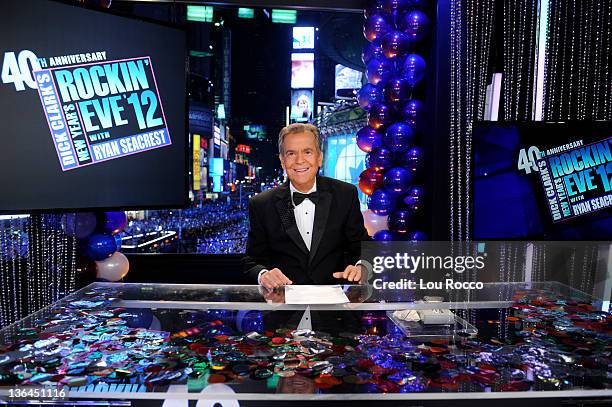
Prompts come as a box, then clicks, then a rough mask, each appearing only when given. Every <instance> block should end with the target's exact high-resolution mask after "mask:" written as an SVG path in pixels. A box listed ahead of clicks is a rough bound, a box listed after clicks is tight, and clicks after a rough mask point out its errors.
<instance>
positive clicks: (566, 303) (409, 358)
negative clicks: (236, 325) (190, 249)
mask: <svg viewBox="0 0 612 407" xmlns="http://www.w3.org/2000/svg"><path fill="white" fill-rule="evenodd" d="M112 297H113V291H112V289H110V288H103V289H93V290H92V291H90V292H88V293H86V294H85V295H84V296H83V297H82V298H81V299H80V300H79V301H74V302H71V303H66V302H65V303H62V305H61V306H59V307H56V308H54V309H52V310H51V311H50V312H47V313H45V314H44V315H45V316H44V317H41V318H40V319H38V320H35V321H34V323H33V324H32V326H31V327H23V328H15V330H14V335H13V337H12V338H11V341H10V342H9V343H7V344H4V345H0V385H3V386H7V385H17V384H18V385H31V384H38V385H52V386H59V387H67V388H77V387H82V386H87V385H92V384H100V383H102V384H112V383H114V384H141V385H144V386H146V388H147V389H149V390H153V389H157V390H156V391H160V390H159V389H163V388H164V386H168V385H169V384H178V383H181V384H185V383H187V384H189V383H200V382H202V380H204V383H225V384H227V385H230V386H232V385H239V384H240V383H244V382H245V381H252V382H262V383H264V382H267V383H274V382H269V380H271V379H273V378H274V377H276V378H277V383H279V384H278V386H279V387H280V386H281V385H280V383H281V382H280V381H278V379H279V378H280V379H282V380H284V381H286V380H290V378H295V377H296V376H299V377H301V378H303V379H304V380H309V381H311V382H312V391H316V392H320V393H326V392H328V393H329V392H333V393H411V392H454V391H502V392H509V391H529V390H567V389H576V388H586V389H609V388H611V387H612V356H611V355H612V340H611V338H612V316H611V315H610V313H606V312H601V311H598V310H596V309H594V308H593V307H592V306H591V305H590V304H588V303H586V302H579V301H574V300H569V299H560V298H555V297H553V296H551V295H549V294H548V293H546V292H543V291H537V290H529V291H527V290H526V291H524V292H519V293H517V294H516V296H515V298H514V302H513V305H512V306H511V307H510V308H509V309H508V310H507V311H508V312H507V313H506V314H507V315H506V317H505V320H504V321H500V323H506V324H508V326H509V329H508V330H507V334H506V335H504V337H503V338H488V339H486V340H485V339H478V338H474V337H469V336H467V337H460V336H457V337H454V338H446V339H436V340H430V341H416V340H412V339H407V338H405V337H403V336H402V335H401V334H387V335H382V336H381V335H373V334H354V333H353V334H348V333H347V334H342V335H339V336H331V335H329V334H327V333H324V332H318V331H311V330H290V329H277V330H275V331H261V332H255V331H253V332H247V333H242V332H238V331H236V330H235V329H233V328H232V327H230V326H229V325H228V324H226V323H224V322H223V321H222V320H221V319H214V318H210V320H204V319H201V320H199V321H198V322H197V326H191V327H188V328H185V329H183V330H180V331H177V332H165V331H157V330H151V329H146V328H138V327H136V328H134V327H130V326H129V320H130V318H133V317H134V314H133V311H132V310H130V309H124V308H119V307H116V306H115V305H114V301H113V299H112ZM194 312H196V311H194ZM198 312H203V313H206V311H198ZM273 385H274V384H273ZM283 386H284V385H283ZM196 387H197V386H196ZM283 388H284V387H283ZM283 391H288V390H286V389H284V390H283Z"/></svg>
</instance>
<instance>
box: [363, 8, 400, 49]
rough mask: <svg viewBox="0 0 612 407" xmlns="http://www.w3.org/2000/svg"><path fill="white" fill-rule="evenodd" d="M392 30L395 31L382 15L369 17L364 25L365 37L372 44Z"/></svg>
mask: <svg viewBox="0 0 612 407" xmlns="http://www.w3.org/2000/svg"><path fill="white" fill-rule="evenodd" d="M391 30H393V26H392V25H391V24H390V23H389V22H388V21H387V19H385V16H383V15H381V14H374V15H372V16H370V17H368V18H367V19H366V22H365V24H364V25H363V35H364V36H365V37H366V39H367V40H368V41H370V42H371V41H374V40H375V39H377V38H382V37H384V36H385V34H387V33H388V32H390V31H391Z"/></svg>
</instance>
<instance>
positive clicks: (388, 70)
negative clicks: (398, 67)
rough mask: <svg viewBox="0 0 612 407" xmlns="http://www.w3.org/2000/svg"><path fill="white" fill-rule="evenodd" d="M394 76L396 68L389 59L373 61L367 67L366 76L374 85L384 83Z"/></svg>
mask: <svg viewBox="0 0 612 407" xmlns="http://www.w3.org/2000/svg"><path fill="white" fill-rule="evenodd" d="M394 74H395V66H394V65H393V62H391V61H389V60H388V59H373V60H371V61H370V62H369V63H368V66H367V67H366V76H367V78H368V82H370V83H371V84H372V85H378V84H379V83H384V82H386V81H387V80H389V78H391V77H392V76H393V75H394Z"/></svg>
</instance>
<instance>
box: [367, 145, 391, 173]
mask: <svg viewBox="0 0 612 407" xmlns="http://www.w3.org/2000/svg"><path fill="white" fill-rule="evenodd" d="M392 164H393V152H392V151H391V150H389V149H388V148H385V147H379V148H377V149H376V150H372V151H371V152H370V153H369V154H368V155H367V156H366V166H367V167H368V168H371V167H378V168H389V167H391V165H392Z"/></svg>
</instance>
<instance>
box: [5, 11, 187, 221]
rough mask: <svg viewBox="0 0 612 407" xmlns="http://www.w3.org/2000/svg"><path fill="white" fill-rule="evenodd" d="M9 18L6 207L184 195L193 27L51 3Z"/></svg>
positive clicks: (157, 201)
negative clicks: (188, 44)
mask: <svg viewBox="0 0 612 407" xmlns="http://www.w3.org/2000/svg"><path fill="white" fill-rule="evenodd" d="M2 7H3V9H2V13H0V26H1V27H2V36H0V72H1V76H0V109H1V110H0V111H1V112H2V113H1V117H2V132H0V151H2V160H0V185H1V186H2V194H0V212H17V211H30V210H48V209H84V208H119V207H122V208H130V207H133V208H135V207H139V208H143V207H163V206H168V207H177V206H182V205H183V204H184V203H185V201H186V197H187V195H186V191H187V188H186V187H187V184H186V183H187V177H186V159H185V157H186V153H185V151H186V146H185V141H186V132H185V121H186V120H185V119H186V114H185V101H186V99H185V84H186V72H185V33H184V31H182V30H180V29H177V28H172V27H167V26H163V25H159V24H153V23H148V22H144V21H140V20H135V19H131V18H126V17H121V16H116V15H112V14H109V13H105V12H100V11H93V10H89V9H86V8H82V7H76V6H71V5H66V4H60V3H57V2H53V1H46V0H31V1H28V4H27V7H26V6H25V5H24V4H23V2H20V1H9V2H4V3H3V4H2Z"/></svg>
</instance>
